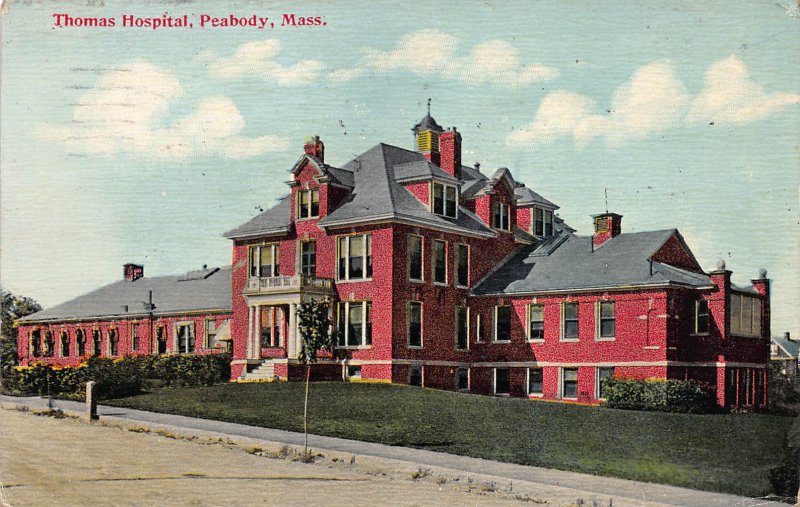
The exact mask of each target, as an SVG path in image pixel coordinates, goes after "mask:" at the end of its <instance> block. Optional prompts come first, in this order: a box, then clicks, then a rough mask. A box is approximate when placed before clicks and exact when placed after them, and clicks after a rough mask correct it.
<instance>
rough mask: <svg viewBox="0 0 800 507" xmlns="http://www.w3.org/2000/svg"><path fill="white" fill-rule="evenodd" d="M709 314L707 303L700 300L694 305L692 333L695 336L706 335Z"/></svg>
mask: <svg viewBox="0 0 800 507" xmlns="http://www.w3.org/2000/svg"><path fill="white" fill-rule="evenodd" d="M708 331H709V314H708V301H707V300H705V299H700V300H698V301H697V302H696V303H695V313H694V332H695V333H697V334H708Z"/></svg>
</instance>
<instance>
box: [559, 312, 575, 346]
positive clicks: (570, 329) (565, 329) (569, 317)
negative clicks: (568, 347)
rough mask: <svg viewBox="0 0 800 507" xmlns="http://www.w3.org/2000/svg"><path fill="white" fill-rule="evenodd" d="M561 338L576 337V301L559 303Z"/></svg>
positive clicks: (572, 338)
mask: <svg viewBox="0 0 800 507" xmlns="http://www.w3.org/2000/svg"><path fill="white" fill-rule="evenodd" d="M561 339H562V340H567V341H569V340H577V339H578V303H561Z"/></svg>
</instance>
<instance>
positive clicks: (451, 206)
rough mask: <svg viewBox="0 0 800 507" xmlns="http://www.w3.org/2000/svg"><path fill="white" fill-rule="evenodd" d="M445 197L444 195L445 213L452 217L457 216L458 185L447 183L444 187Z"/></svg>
mask: <svg viewBox="0 0 800 507" xmlns="http://www.w3.org/2000/svg"><path fill="white" fill-rule="evenodd" d="M444 191H445V197H444V205H445V209H444V215H445V216H447V217H450V218H456V209H457V208H458V207H457V206H456V199H457V197H456V187H453V186H450V185H446V186H445V187H444Z"/></svg>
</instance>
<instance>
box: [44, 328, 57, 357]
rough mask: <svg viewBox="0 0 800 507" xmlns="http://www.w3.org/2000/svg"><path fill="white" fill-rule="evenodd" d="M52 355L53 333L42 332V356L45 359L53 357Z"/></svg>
mask: <svg viewBox="0 0 800 507" xmlns="http://www.w3.org/2000/svg"><path fill="white" fill-rule="evenodd" d="M54 353H55V344H54V343H53V333H51V332H50V331H49V330H48V331H45V332H44V355H45V357H53V355H54Z"/></svg>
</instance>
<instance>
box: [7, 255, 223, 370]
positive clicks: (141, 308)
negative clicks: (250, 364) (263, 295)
mask: <svg viewBox="0 0 800 507" xmlns="http://www.w3.org/2000/svg"><path fill="white" fill-rule="evenodd" d="M17 326H18V331H19V334H18V341H17V347H18V353H19V357H20V364H22V365H28V364H31V363H34V362H44V363H50V364H58V365H62V366H74V365H77V364H79V363H80V362H81V361H82V360H84V359H85V358H86V357H88V356H102V357H120V356H125V355H134V354H159V353H161V354H169V353H194V354H209V353H218V352H222V351H224V350H226V349H227V348H228V346H229V343H230V336H231V332H230V329H231V270H230V268H229V267H226V268H206V267H205V266H204V267H203V269H201V270H197V271H190V272H188V273H186V274H184V275H177V276H159V277H145V276H144V267H143V266H140V265H136V264H126V265H125V266H124V267H123V279H122V280H119V281H117V282H114V283H112V284H109V285H106V286H105V287H101V288H99V289H97V290H95V291H92V292H90V293H88V294H85V295H83V296H80V297H77V298H75V299H73V300H70V301H67V302H66V303H63V304H60V305H57V306H54V307H53V308H48V309H45V310H42V311H39V312H36V313H34V314H31V315H28V316H26V317H23V318H21V319H19V320H18V321H17Z"/></svg>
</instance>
